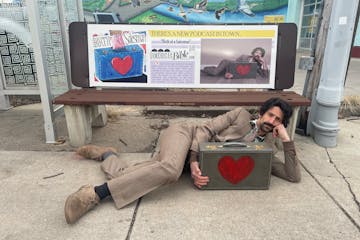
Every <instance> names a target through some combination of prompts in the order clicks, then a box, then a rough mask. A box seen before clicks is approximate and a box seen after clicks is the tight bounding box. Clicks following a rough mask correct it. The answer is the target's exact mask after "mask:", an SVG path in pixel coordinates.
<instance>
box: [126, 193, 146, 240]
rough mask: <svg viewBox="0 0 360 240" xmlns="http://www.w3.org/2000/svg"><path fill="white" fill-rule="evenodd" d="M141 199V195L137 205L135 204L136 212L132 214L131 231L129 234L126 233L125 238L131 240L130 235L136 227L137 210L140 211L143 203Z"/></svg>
mask: <svg viewBox="0 0 360 240" xmlns="http://www.w3.org/2000/svg"><path fill="white" fill-rule="evenodd" d="M141 199H142V197H140V198H139V199H138V200H137V202H136V206H135V209H134V213H133V216H132V219H131V223H130V227H129V231H128V233H127V235H126V238H125V240H130V235H131V233H132V230H133V228H134V224H135V220H136V216H137V212H138V209H139V206H140V203H141Z"/></svg>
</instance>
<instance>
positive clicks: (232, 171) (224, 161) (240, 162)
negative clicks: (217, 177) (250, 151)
mask: <svg viewBox="0 0 360 240" xmlns="http://www.w3.org/2000/svg"><path fill="white" fill-rule="evenodd" d="M254 165H255V163H254V160H253V159H252V158H251V157H250V156H242V157H240V158H239V159H237V160H234V158H233V157H231V156H224V157H222V158H220V160H219V163H218V169H219V172H220V174H221V176H222V177H223V178H225V179H226V180H227V181H228V182H230V183H232V184H237V183H238V182H240V181H241V180H243V179H245V178H246V177H247V176H249V174H250V173H251V172H252V170H253V169H254Z"/></svg>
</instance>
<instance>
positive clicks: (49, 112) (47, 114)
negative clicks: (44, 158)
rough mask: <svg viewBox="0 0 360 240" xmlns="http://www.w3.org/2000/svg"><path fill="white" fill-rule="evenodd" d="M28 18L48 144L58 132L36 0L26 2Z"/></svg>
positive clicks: (53, 140) (52, 141)
mask: <svg viewBox="0 0 360 240" xmlns="http://www.w3.org/2000/svg"><path fill="white" fill-rule="evenodd" d="M26 5H27V10H28V16H29V28H30V32H31V38H32V46H33V49H34V56H35V63H36V72H37V78H38V82H39V89H40V98H41V105H42V109H43V116H44V129H45V137H46V143H55V142H56V132H55V128H54V109H53V105H52V103H51V100H52V95H51V89H50V81H49V73H48V71H47V69H48V67H47V63H46V61H45V53H44V49H43V48H42V47H41V46H45V44H44V41H43V38H42V34H41V28H40V13H39V7H38V5H37V1H36V0H26Z"/></svg>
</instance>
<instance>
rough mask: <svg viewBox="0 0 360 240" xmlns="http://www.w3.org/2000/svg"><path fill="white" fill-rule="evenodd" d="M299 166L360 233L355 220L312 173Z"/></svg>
mask: <svg viewBox="0 0 360 240" xmlns="http://www.w3.org/2000/svg"><path fill="white" fill-rule="evenodd" d="M300 164H301V166H302V167H303V168H304V169H305V171H306V172H307V173H308V174H309V175H310V176H311V177H312V179H314V181H315V182H316V183H317V184H318V185H319V186H320V188H321V189H322V190H323V191H324V192H325V193H326V194H327V195H328V196H329V197H330V199H331V200H333V202H334V203H335V205H336V206H337V207H338V208H339V209H340V210H341V211H342V212H343V213H344V214H345V216H346V217H347V218H348V219H349V220H350V221H351V222H352V224H353V225H354V226H355V227H356V228H357V229H358V231H359V232H360V225H359V224H358V223H357V222H356V221H355V219H354V218H353V217H352V216H351V215H350V214H349V213H348V212H347V211H346V210H345V209H344V208H343V207H342V206H341V204H340V203H339V202H338V201H337V200H336V199H335V198H334V197H333V196H332V195H331V194H330V192H329V191H328V190H327V189H326V188H325V187H324V186H323V185H322V184H321V183H320V181H319V180H318V179H317V178H316V177H315V176H314V175H313V174H312V172H311V171H310V170H309V169H308V168H307V167H306V166H305V165H304V164H303V163H302V162H300Z"/></svg>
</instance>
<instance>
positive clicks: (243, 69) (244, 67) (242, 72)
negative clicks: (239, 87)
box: [236, 65, 250, 75]
mask: <svg viewBox="0 0 360 240" xmlns="http://www.w3.org/2000/svg"><path fill="white" fill-rule="evenodd" d="M236 71H237V72H238V73H239V74H240V75H246V74H248V73H249V72H250V65H238V66H237V67H236Z"/></svg>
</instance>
